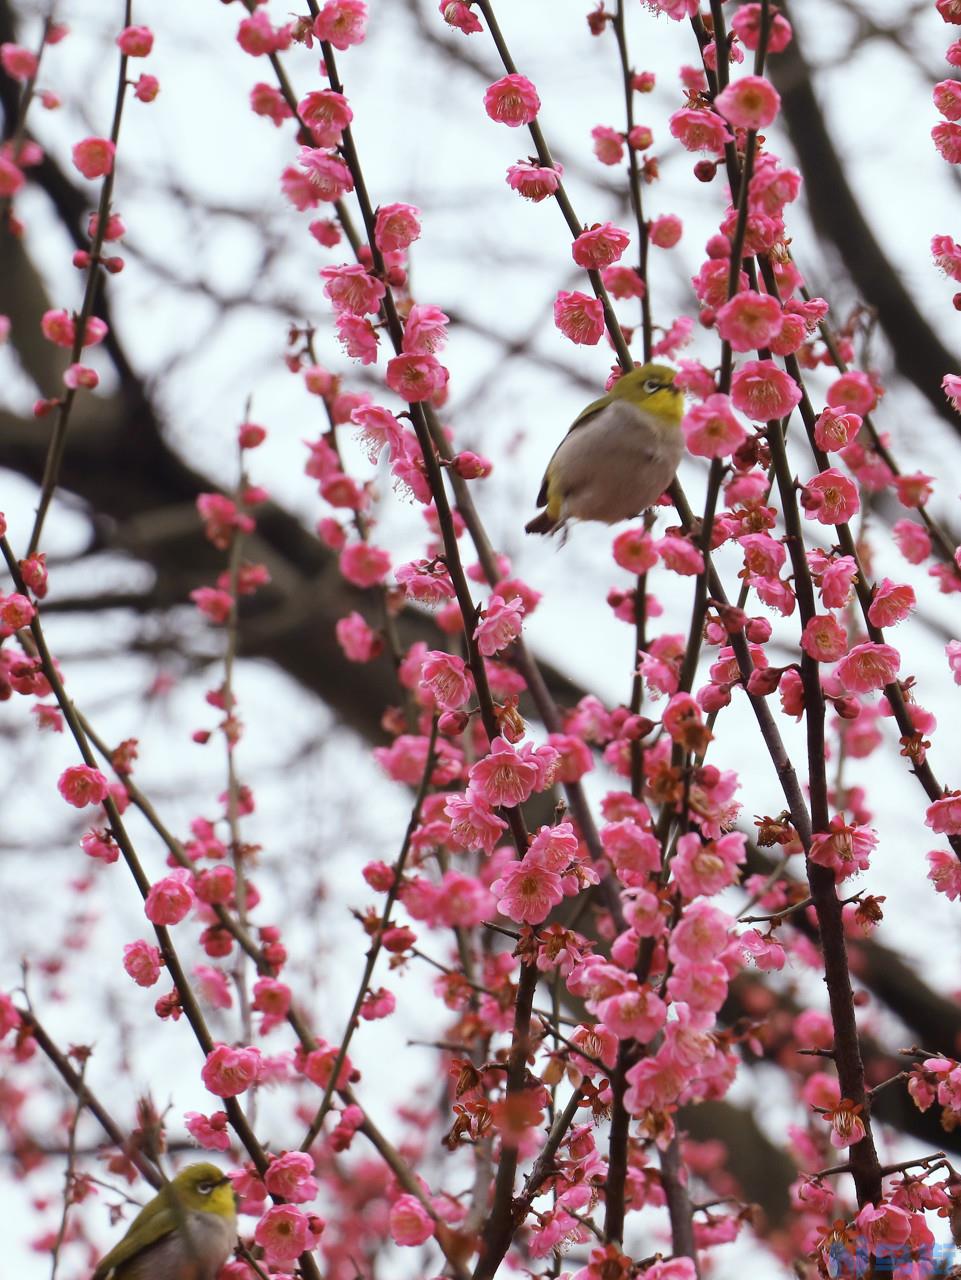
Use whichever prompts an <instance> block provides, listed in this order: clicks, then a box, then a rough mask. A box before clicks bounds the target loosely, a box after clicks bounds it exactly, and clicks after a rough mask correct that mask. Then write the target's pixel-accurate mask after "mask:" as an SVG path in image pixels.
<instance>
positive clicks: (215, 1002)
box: [193, 964, 233, 1009]
mask: <svg viewBox="0 0 961 1280" xmlns="http://www.w3.org/2000/svg"><path fill="white" fill-rule="evenodd" d="M193 974H194V979H195V983H196V990H197V994H198V995H199V996H200V998H201V999H202V1000H203V1001H204V1002H205V1003H206V1004H209V1005H210V1007H211V1008H212V1009H229V1008H231V1006H232V1005H233V997H232V996H231V994H230V980H229V978H228V976H227V974H226V973H224V971H223V970H222V969H215V968H213V966H212V965H209V964H195V965H194V970H193Z"/></svg>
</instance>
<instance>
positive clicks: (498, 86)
mask: <svg viewBox="0 0 961 1280" xmlns="http://www.w3.org/2000/svg"><path fill="white" fill-rule="evenodd" d="M484 109H485V110H486V112H487V114H488V115H489V116H490V118H491V119H492V120H496V121H498V122H499V123H500V124H506V125H509V126H510V127H511V128H512V129H516V128H517V127H518V126H519V125H523V124H530V123H531V122H532V121H533V120H535V119H536V118H537V113H538V111H540V109H541V100H540V98H539V97H538V96H537V90H536V89H535V88H534V86H533V85H532V84H531V82H530V80H528V79H527V77H526V76H521V75H517V74H512V75H507V76H503V77H502V78H501V79H500V80H496V81H495V82H494V83H493V84H492V85H490V86H489V87H488V89H487V92H486V93H485V94H484Z"/></svg>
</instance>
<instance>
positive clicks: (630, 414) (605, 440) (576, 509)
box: [526, 364, 684, 533]
mask: <svg viewBox="0 0 961 1280" xmlns="http://www.w3.org/2000/svg"><path fill="white" fill-rule="evenodd" d="M683 413H684V393H683V391H681V389H680V388H679V387H676V386H675V385H674V370H673V369H671V368H670V367H669V366H668V365H665V364H642V365H640V366H639V367H638V368H636V369H632V370H631V371H630V373H625V374H623V375H622V376H621V377H620V378H618V380H617V381H616V382H615V383H614V385H613V386H612V387H611V389H610V391H608V393H607V395H606V396H601V398H600V400H595V401H594V402H593V404H589V405H588V406H587V408H586V409H584V410H583V411H582V412H581V413H579V414H578V416H577V417H576V418H575V419H574V421H573V423H572V424H571V427H570V430H569V431H568V433H567V435H566V436H565V437H564V439H563V440H562V441H561V443H560V444H559V445H558V446H557V448H556V449H555V450H554V456H553V457H552V458H551V460H550V462H549V463H548V464H547V471H546V472H545V473H544V479H543V481H542V482H541V491H540V493H539V494H538V495H537V505H538V506H539V507H545V510H543V511H542V512H540V514H539V515H536V516H535V517H534V519H533V520H531V521H530V523H529V524H528V525H527V526H526V527H527V532H528V533H553V532H554V531H555V530H556V529H562V528H563V527H564V525H565V524H566V523H567V521H568V520H602V521H603V522H604V523H605V524H614V523H615V522H616V521H617V520H629V519H630V518H631V517H632V516H636V515H640V513H641V512H642V511H645V510H646V509H647V508H648V507H649V506H650V505H651V504H652V503H653V502H656V501H657V499H658V498H659V497H660V496H661V494H662V493H663V492H664V490H665V489H666V488H667V487H668V486H669V485H670V483H671V481H672V480H673V479H674V475H675V473H676V471H677V468H678V463H679V462H680V461H681V454H682V453H683V452H684V439H683V436H682V434H681V417H682V416H683Z"/></svg>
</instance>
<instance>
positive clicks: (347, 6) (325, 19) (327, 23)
mask: <svg viewBox="0 0 961 1280" xmlns="http://www.w3.org/2000/svg"><path fill="white" fill-rule="evenodd" d="M366 34H367V5H366V4H365V3H364V0H327V2H326V4H324V5H323V6H322V7H321V10H320V13H319V14H318V15H317V17H316V18H315V19H314V35H315V36H316V37H317V39H318V40H325V41H327V42H328V43H329V44H332V45H333V46H334V48H335V49H340V50H344V49H349V48H350V46H351V45H352V44H360V43H361V42H362V41H363V39H364V36H365V35H366Z"/></svg>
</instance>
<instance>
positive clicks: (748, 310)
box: [717, 289, 784, 351]
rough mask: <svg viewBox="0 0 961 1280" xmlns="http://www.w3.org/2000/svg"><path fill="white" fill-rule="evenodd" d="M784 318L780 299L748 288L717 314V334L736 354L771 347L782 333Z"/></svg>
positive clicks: (736, 295) (726, 303) (737, 294)
mask: <svg viewBox="0 0 961 1280" xmlns="http://www.w3.org/2000/svg"><path fill="white" fill-rule="evenodd" d="M783 322H784V315H783V312H782V311H781V304H780V303H779V302H778V300H777V298H772V297H771V296H770V294H767V293H756V292H755V291H754V290H753V289H745V290H744V291H743V292H742V293H736V294H735V295H734V297H733V298H732V299H731V300H730V302H725V304H724V306H723V307H719V308H718V312H717V331H718V333H719V334H720V335H721V337H722V338H723V339H724V341H725V342H727V343H729V344H730V346H731V350H732V351H753V350H755V349H756V348H758V347H768V346H770V345H771V342H772V341H773V339H774V338H776V337H777V335H778V334H779V333H780V331H781V326H782V324H783Z"/></svg>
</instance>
